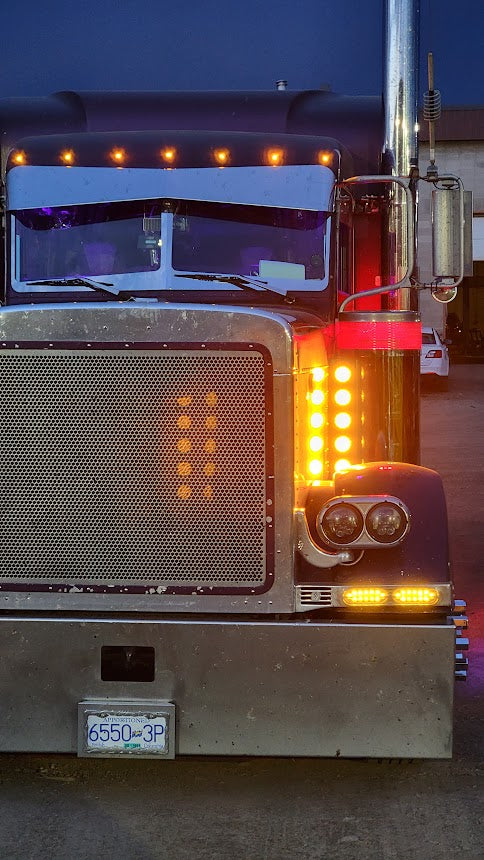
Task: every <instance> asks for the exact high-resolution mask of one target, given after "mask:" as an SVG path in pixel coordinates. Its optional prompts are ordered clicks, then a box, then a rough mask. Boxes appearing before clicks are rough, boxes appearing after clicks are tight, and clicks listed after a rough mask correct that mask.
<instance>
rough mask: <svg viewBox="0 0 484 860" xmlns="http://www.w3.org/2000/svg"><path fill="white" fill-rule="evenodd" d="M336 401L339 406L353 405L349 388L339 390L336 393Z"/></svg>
mask: <svg viewBox="0 0 484 860" xmlns="http://www.w3.org/2000/svg"><path fill="white" fill-rule="evenodd" d="M334 400H335V403H337V404H338V406H348V404H349V403H351V393H350V392H349V391H348V389H347V388H338V390H337V391H335V395H334Z"/></svg>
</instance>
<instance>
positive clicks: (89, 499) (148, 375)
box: [0, 348, 272, 592]
mask: <svg viewBox="0 0 484 860" xmlns="http://www.w3.org/2000/svg"><path fill="white" fill-rule="evenodd" d="M265 365H266V362H265V359H264V356H263V355H262V354H261V352H258V351H256V350H254V349H249V348H247V349H243V348H241V349H227V350H226V349H219V350H218V349H212V350H208V349H204V350H202V349H193V350H179V351H177V350H171V349H170V350H167V349H165V350H164V351H162V350H161V349H160V350H152V349H146V350H139V349H136V350H133V349H130V350H128V349H125V350H123V349H108V350H102V351H101V350H91V349H72V350H67V349H66V350H53V349H51V350H40V349H25V350H20V349H17V350H15V349H6V350H3V351H1V352H0V373H1V377H2V383H1V391H0V410H1V412H0V416H1V417H0V421H1V448H0V459H1V474H2V508H3V510H2V515H1V522H0V538H1V555H0V558H1V561H0V582H2V583H8V582H12V583H13V582H15V583H23V584H25V585H26V584H29V585H33V586H34V587H35V586H37V587H41V586H42V584H43V585H47V584H48V583H54V586H53V588H54V590H55V588H56V584H61V583H62V584H64V583H68V584H75V585H78V586H79V587H83V585H84V584H85V585H86V587H87V588H89V587H94V588H95V587H98V586H105V587H109V586H111V587H112V586H125V587H126V589H127V590H129V589H130V588H133V587H142V588H143V587H146V589H147V590H149V591H151V590H157V591H160V592H162V591H164V590H168V589H170V590H172V589H173V588H176V587H181V588H183V587H185V588H186V587H194V588H196V587H200V588H203V587H204V586H206V587H209V588H212V589H218V588H220V589H224V588H234V587H236V588H243V589H244V590H245V589H249V588H252V589H253V588H258V587H260V586H261V585H263V583H264V582H265V579H266V558H267V546H266V537H267V522H266V516H267V504H271V502H272V500H271V499H268V498H267V495H268V487H269V484H268V477H267V476H268V474H269V472H268V471H267V469H266V465H267V464H266V460H265V451H266V433H267V429H268V426H267V404H266V402H265V401H266V394H267V392H266V390H265V389H266V383H265V378H266V377H265V374H266V367H265ZM268 447H270V446H268ZM271 471H272V470H271Z"/></svg>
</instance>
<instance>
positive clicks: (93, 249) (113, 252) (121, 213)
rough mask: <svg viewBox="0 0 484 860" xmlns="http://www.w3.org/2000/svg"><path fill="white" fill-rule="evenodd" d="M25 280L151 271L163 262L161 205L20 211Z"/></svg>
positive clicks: (18, 254)
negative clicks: (161, 253)
mask: <svg viewBox="0 0 484 860" xmlns="http://www.w3.org/2000/svg"><path fill="white" fill-rule="evenodd" d="M15 258H16V266H15V268H16V273H17V278H18V280H20V281H30V280H34V279H36V280H38V279H43V278H45V279H47V278H71V277H75V276H80V277H82V276H98V275H114V274H118V273H121V272H150V271H153V270H154V269H158V268H159V266H160V206H159V204H156V203H153V204H148V203H146V202H139V201H134V202H129V203H128V202H127V203H97V204H93V205H87V206H63V207H56V208H49V207H46V208H44V209H25V210H23V211H21V212H16V235H15Z"/></svg>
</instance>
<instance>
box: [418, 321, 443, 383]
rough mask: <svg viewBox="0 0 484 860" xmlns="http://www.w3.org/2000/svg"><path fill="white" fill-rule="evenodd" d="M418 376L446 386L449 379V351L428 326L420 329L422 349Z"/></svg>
mask: <svg viewBox="0 0 484 860" xmlns="http://www.w3.org/2000/svg"><path fill="white" fill-rule="evenodd" d="M420 374H421V376H428V377H431V378H434V379H436V380H437V378H438V381H440V383H441V385H442V386H443V387H445V386H446V384H447V380H448V378H449V351H448V349H447V344H446V341H444V340H442V338H441V337H440V335H439V333H438V332H437V331H436V330H435V329H434V328H430V327H428V326H423V327H422V348H421V350H420Z"/></svg>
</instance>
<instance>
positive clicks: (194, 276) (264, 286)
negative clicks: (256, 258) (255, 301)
mask: <svg viewBox="0 0 484 860" xmlns="http://www.w3.org/2000/svg"><path fill="white" fill-rule="evenodd" d="M175 278H190V279H191V280H194V281H217V282H219V283H222V284H233V286H234V287H240V288H241V289H242V290H254V291H255V292H257V293H258V292H259V291H264V290H265V291H266V292H268V293H274V294H275V295H276V296H287V290H285V289H281V290H279V289H276V287H270V286H269V284H268V282H267V281H261V280H260V279H259V278H246V277H245V275H208V274H205V273H203V274H200V273H199V272H197V273H192V272H186V273H185V274H184V275H179V274H177V275H175Z"/></svg>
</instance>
